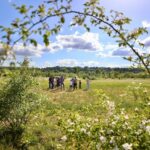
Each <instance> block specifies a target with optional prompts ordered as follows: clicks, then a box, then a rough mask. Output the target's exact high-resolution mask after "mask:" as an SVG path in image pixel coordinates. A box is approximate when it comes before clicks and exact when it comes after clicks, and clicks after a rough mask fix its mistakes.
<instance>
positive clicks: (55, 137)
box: [23, 78, 150, 150]
mask: <svg viewBox="0 0 150 150" xmlns="http://www.w3.org/2000/svg"><path fill="white" fill-rule="evenodd" d="M69 80H70V79H66V80H65V90H60V89H57V90H54V91H51V90H49V89H48V78H37V81H38V84H39V86H38V89H36V92H38V93H39V94H41V95H42V97H43V99H42V101H41V107H40V108H39V110H37V112H36V113H34V114H32V116H31V121H30V122H29V123H28V126H27V130H26V132H25V134H24V137H23V140H24V141H25V142H27V143H29V149H31V150H34V149H39V150H42V149H43V150H45V149H46V150H48V149H55V147H59V146H58V145H59V143H61V137H62V136H63V134H62V131H61V130H60V128H59V126H58V124H59V119H60V118H64V119H65V118H66V120H67V118H68V117H69V116H70V114H72V113H78V114H80V115H81V116H83V117H84V118H88V117H93V118H99V119H101V118H105V117H106V110H105V109H103V108H102V107H101V104H99V103H98V96H97V95H96V94H95V90H99V89H102V90H103V91H104V93H106V95H108V97H109V99H110V100H111V101H114V102H115V104H116V105H120V107H122V108H125V109H126V110H127V112H128V113H129V114H131V115H132V114H134V109H135V108H138V109H142V107H141V101H135V100H134V98H133V97H130V95H125V94H126V93H127V91H128V86H130V85H132V84H134V86H135V85H139V84H140V83H142V86H143V87H145V88H146V89H147V90H148V93H150V80H149V79H145V80H141V79H123V80H119V79H99V80H92V81H91V82H90V84H91V86H90V90H88V91H87V90H85V88H86V81H85V80H82V89H80V90H79V89H77V90H75V91H69ZM133 82H134V83H133ZM134 86H133V87H134ZM128 92H130V91H128ZM58 149H59V148H58ZM60 149H61V148H60ZM64 149H65V148H64Z"/></svg>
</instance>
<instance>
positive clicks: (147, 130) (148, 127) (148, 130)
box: [145, 126, 150, 134]
mask: <svg viewBox="0 0 150 150" xmlns="http://www.w3.org/2000/svg"><path fill="white" fill-rule="evenodd" d="M145 129H146V132H148V134H150V126H146V128H145Z"/></svg>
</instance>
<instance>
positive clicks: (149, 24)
mask: <svg viewBox="0 0 150 150" xmlns="http://www.w3.org/2000/svg"><path fill="white" fill-rule="evenodd" d="M142 26H143V27H144V28H149V27H150V22H148V21H142Z"/></svg>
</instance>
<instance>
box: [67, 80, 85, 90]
mask: <svg viewBox="0 0 150 150" xmlns="http://www.w3.org/2000/svg"><path fill="white" fill-rule="evenodd" d="M81 84H82V82H81V80H79V81H78V80H77V78H76V77H75V78H71V79H70V90H75V89H77V88H79V89H81Z"/></svg>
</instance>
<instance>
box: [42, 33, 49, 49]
mask: <svg viewBox="0 0 150 150" xmlns="http://www.w3.org/2000/svg"><path fill="white" fill-rule="evenodd" d="M43 42H44V44H45V46H48V45H49V39H48V36H47V35H46V34H44V35H43Z"/></svg>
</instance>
